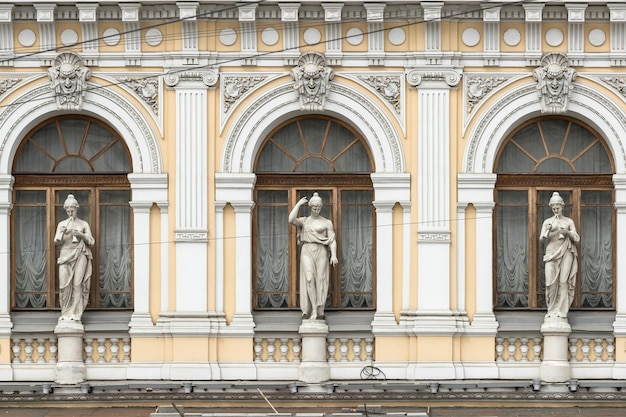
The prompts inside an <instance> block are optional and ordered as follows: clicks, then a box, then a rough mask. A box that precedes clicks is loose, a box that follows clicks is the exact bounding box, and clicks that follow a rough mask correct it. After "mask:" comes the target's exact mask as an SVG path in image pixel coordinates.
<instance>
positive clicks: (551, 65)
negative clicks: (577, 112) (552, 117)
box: [533, 53, 576, 114]
mask: <svg viewBox="0 0 626 417" xmlns="http://www.w3.org/2000/svg"><path fill="white" fill-rule="evenodd" d="M533 77H534V78H535V80H536V81H537V92H538V94H539V97H540V99H541V112H542V113H552V114H554V113H564V112H566V111H567V100H568V98H569V95H570V94H571V90H572V89H573V84H572V83H573V81H574V80H575V79H576V71H575V70H574V69H573V68H570V66H569V61H568V59H567V57H566V56H565V55H563V54H561V53H550V54H546V55H545V56H544V57H543V58H542V60H541V66H540V67H538V68H535V70H534V71H533Z"/></svg>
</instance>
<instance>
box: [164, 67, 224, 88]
mask: <svg viewBox="0 0 626 417" xmlns="http://www.w3.org/2000/svg"><path fill="white" fill-rule="evenodd" d="M218 79H219V73H218V72H217V71H216V70H212V69H211V70H207V71H178V70H170V71H168V72H166V73H165V75H164V76H163V81H165V84H167V85H168V86H169V87H174V88H180V89H198V88H203V85H202V84H204V88H208V87H215V84H217V80H218Z"/></svg>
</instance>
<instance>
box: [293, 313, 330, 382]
mask: <svg viewBox="0 0 626 417" xmlns="http://www.w3.org/2000/svg"><path fill="white" fill-rule="evenodd" d="M298 332H299V333H300V336H301V337H302V361H301V363H300V368H299V369H298V376H299V380H300V381H302V382H306V383H310V384H318V383H320V382H325V381H328V380H329V379H330V367H329V366H328V360H327V359H326V336H327V335H328V325H327V324H326V322H325V321H324V320H302V325H301V326H300V328H299V329H298Z"/></svg>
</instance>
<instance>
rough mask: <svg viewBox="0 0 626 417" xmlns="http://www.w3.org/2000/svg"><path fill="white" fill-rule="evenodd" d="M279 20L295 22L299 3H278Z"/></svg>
mask: <svg viewBox="0 0 626 417" xmlns="http://www.w3.org/2000/svg"><path fill="white" fill-rule="evenodd" d="M278 7H280V20H281V21H283V22H297V21H298V11H299V10H300V3H278Z"/></svg>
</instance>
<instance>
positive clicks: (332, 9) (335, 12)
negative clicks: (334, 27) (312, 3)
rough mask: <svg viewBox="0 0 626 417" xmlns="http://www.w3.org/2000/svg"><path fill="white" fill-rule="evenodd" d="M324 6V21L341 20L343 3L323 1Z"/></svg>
mask: <svg viewBox="0 0 626 417" xmlns="http://www.w3.org/2000/svg"><path fill="white" fill-rule="evenodd" d="M322 7H323V8H324V21H326V22H341V11H342V10H343V3H322Z"/></svg>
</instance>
